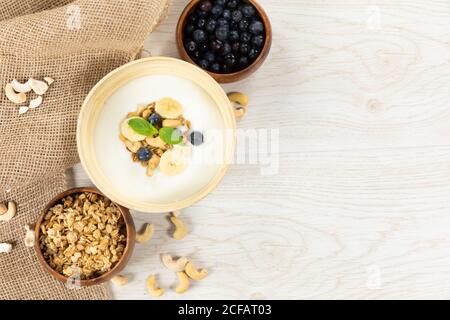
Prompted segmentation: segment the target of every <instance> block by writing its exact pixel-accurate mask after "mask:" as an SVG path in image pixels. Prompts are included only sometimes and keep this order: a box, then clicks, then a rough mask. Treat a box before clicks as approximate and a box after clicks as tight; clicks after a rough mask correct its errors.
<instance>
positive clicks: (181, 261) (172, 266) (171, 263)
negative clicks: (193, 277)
mask: <svg viewBox="0 0 450 320" xmlns="http://www.w3.org/2000/svg"><path fill="white" fill-rule="evenodd" d="M161 261H162V263H163V265H164V266H165V267H166V268H167V269H169V270H172V271H175V272H179V271H184V268H185V266H186V263H188V262H189V260H188V258H186V257H180V258H178V259H176V260H174V259H173V257H172V256H171V255H170V254H162V255H161Z"/></svg>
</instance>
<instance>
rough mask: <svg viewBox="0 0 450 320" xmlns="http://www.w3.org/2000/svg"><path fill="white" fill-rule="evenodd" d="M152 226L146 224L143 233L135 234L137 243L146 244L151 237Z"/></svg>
mask: <svg viewBox="0 0 450 320" xmlns="http://www.w3.org/2000/svg"><path fill="white" fill-rule="evenodd" d="M153 231H154V228H153V224H149V223H146V224H145V226H144V228H143V231H142V232H139V233H138V234H136V242H137V243H146V242H148V241H149V240H150V239H151V238H152V237H153Z"/></svg>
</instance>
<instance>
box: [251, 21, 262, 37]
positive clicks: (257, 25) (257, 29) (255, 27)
mask: <svg viewBox="0 0 450 320" xmlns="http://www.w3.org/2000/svg"><path fill="white" fill-rule="evenodd" d="M248 30H249V31H250V32H251V33H253V34H255V35H258V34H261V33H263V32H264V25H263V23H262V22H261V21H253V22H252V23H251V24H250V26H249V27H248Z"/></svg>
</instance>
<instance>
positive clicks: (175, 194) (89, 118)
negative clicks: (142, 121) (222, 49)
mask: <svg viewBox="0 0 450 320" xmlns="http://www.w3.org/2000/svg"><path fill="white" fill-rule="evenodd" d="M166 96H169V97H172V98H174V99H176V100H178V101H180V102H181V103H182V104H183V106H184V109H185V112H184V116H185V118H187V119H189V120H190V121H191V122H192V126H193V128H192V129H193V130H198V131H201V132H203V133H204V136H205V143H204V144H203V145H201V146H199V147H193V148H192V155H193V156H192V160H191V162H190V163H189V165H188V167H187V169H186V170H185V171H184V172H183V173H182V174H181V175H179V176H176V177H168V176H164V175H163V174H162V173H161V172H159V171H158V170H157V172H156V174H155V176H153V177H148V176H147V175H146V172H145V168H143V167H142V166H140V165H139V164H137V163H135V162H133V161H132V160H131V156H130V153H129V152H128V151H127V150H126V148H125V147H124V144H123V142H122V141H120V139H119V133H120V131H119V127H120V123H121V122H122V121H123V120H124V119H125V118H126V115H127V113H128V112H131V111H135V110H136V109H137V106H138V104H142V103H144V104H147V103H150V102H152V101H155V100H158V99H160V98H163V97H166ZM235 132H236V122H235V118H234V114H233V112H232V106H231V104H230V102H229V100H228V98H227V95H226V94H225V92H224V91H223V89H222V88H221V87H220V85H219V84H218V83H217V82H216V81H215V80H214V79H213V78H211V77H210V76H209V75H208V74H207V73H206V72H204V71H203V70H201V69H200V68H198V67H196V66H194V65H192V64H189V63H187V62H184V61H181V60H178V59H173V58H167V57H155V58H146V59H141V60H137V61H134V62H131V63H129V64H127V65H124V66H122V67H120V68H118V69H116V70H114V71H113V72H111V73H110V74H108V75H107V76H106V77H105V78H103V79H102V80H101V81H100V82H99V83H98V84H97V85H96V86H95V87H94V88H93V89H92V90H91V92H90V93H89V95H88V96H87V97H86V100H85V102H84V104H83V107H82V109H81V113H80V116H79V119H78V130H77V143H78V152H79V155H80V159H81V163H82V165H83V167H84V169H85V171H86V173H87V174H88V176H89V178H90V179H91V180H92V182H93V183H94V184H95V186H96V187H97V188H98V189H99V190H100V191H101V192H103V193H104V194H105V195H106V196H107V197H108V198H110V199H111V200H112V201H114V202H116V203H118V204H120V205H122V206H124V207H127V208H130V209H134V210H138V211H142V212H170V211H174V210H179V209H182V208H186V207H189V206H191V205H192V204H194V203H195V202H197V201H199V200H200V199H202V198H203V197H205V196H206V195H207V194H208V193H209V192H211V191H212V190H213V189H214V187H216V186H217V184H218V183H219V182H220V180H221V179H222V178H223V176H224V175H225V173H226V171H227V168H228V165H229V163H230V161H231V159H232V157H233V151H234V148H235Z"/></svg>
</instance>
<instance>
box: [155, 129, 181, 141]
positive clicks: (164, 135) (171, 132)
mask: <svg viewBox="0 0 450 320" xmlns="http://www.w3.org/2000/svg"><path fill="white" fill-rule="evenodd" d="M159 137H160V138H161V140H162V141H164V142H165V143H167V144H179V143H180V142H181V141H183V136H182V135H181V134H180V131H179V130H177V129H174V128H161V129H159Z"/></svg>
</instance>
